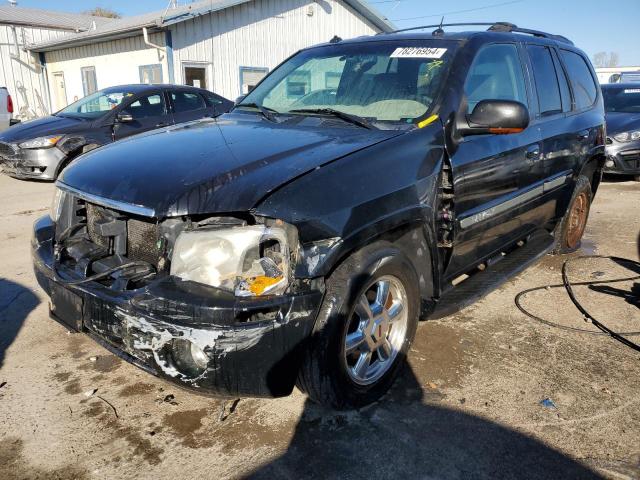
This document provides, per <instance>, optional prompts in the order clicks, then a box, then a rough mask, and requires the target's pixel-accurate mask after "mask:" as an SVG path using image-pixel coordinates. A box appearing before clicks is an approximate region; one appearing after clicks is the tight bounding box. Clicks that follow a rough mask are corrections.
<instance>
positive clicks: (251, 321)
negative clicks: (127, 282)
mask: <svg viewBox="0 0 640 480" xmlns="http://www.w3.org/2000/svg"><path fill="white" fill-rule="evenodd" d="M53 228H54V227H53V223H52V222H51V219H50V218H49V217H48V216H46V217H42V218H41V219H39V220H38V221H37V222H36V224H35V225H34V236H33V240H32V256H33V263H34V271H35V274H36V278H37V280H38V283H39V284H40V286H41V287H42V288H43V289H44V290H45V291H46V292H47V293H48V294H49V295H52V293H53V294H54V296H55V297H58V298H59V297H60V295H61V294H62V296H66V297H69V296H70V297H72V298H73V299H75V300H74V302H75V305H77V309H76V310H73V309H72V312H71V313H72V314H75V318H74V322H75V325H71V326H70V325H69V322H66V323H65V325H66V326H67V327H70V328H73V327H74V326H75V327H76V329H77V330H79V331H82V332H84V333H86V334H88V335H90V336H91V337H93V338H94V339H95V340H97V341H98V342H99V343H101V344H102V345H103V346H105V347H107V348H108V349H110V350H111V351H113V352H114V353H116V354H118V355H119V356H120V357H122V358H123V359H125V360H127V361H129V362H131V363H133V364H135V365H137V366H139V367H141V368H143V369H144V370H146V371H148V372H150V373H152V374H154V375H157V376H160V377H163V378H165V379H167V380H169V381H171V382H174V383H177V384H179V385H181V386H184V387H189V388H192V389H195V390H198V391H200V392H202V393H205V394H214V395H222V396H234V395H235V396H283V395H288V394H289V393H291V390H292V389H293V386H294V385H295V378H296V375H297V371H298V367H299V352H300V349H301V348H304V343H305V340H306V339H307V338H308V337H309V335H310V334H311V331H312V330H313V325H314V322H315V318H316V315H317V312H318V309H319V307H320V303H321V301H322V297H323V292H322V291H321V289H314V290H311V289H310V290H308V291H305V292H301V293H296V294H290V295H283V296H273V297H264V298H252V299H240V298H236V297H235V296H234V295H233V294H230V293H228V292H225V291H222V290H219V289H215V288H210V287H206V286H202V285H198V284H194V283H191V282H182V281H179V280H177V279H175V278H173V277H165V278H164V279H161V280H158V281H156V282H153V283H152V284H150V285H149V286H147V287H145V288H141V289H139V290H135V291H125V292H123V291H114V290H112V289H111V288H109V287H107V286H104V285H102V284H99V283H95V282H90V283H86V284H81V285H75V286H71V285H66V284H64V283H63V282H60V281H59V280H58V279H57V278H58V277H57V276H55V275H54V274H53V270H52V265H53V247H52V237H53ZM59 273H60V275H65V276H66V275H67V274H69V275H73V272H70V271H68V272H67V271H64V270H62V271H59ZM67 310H68V309H67ZM54 312H55V310H54ZM66 315H69V312H67V313H66ZM52 317H53V318H54V319H55V313H52ZM58 320H59V321H60V319H58ZM177 339H179V340H180V341H184V340H187V341H189V342H192V343H193V344H195V345H197V346H198V347H199V348H200V349H201V350H202V351H204V352H205V353H206V355H207V357H208V365H207V367H206V369H205V370H204V371H203V372H202V373H200V374H197V375H190V374H187V373H185V372H184V371H183V370H181V369H180V367H178V366H177V362H176V361H174V359H173V357H172V355H173V351H172V348H173V345H175V341H176V340H177Z"/></svg>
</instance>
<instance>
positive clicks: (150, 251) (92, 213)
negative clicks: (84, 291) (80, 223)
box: [86, 203, 160, 267]
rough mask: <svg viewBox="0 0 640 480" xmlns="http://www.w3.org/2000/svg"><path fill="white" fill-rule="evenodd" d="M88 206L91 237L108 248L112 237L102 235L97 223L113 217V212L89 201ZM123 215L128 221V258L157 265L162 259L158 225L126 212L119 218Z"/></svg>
mask: <svg viewBox="0 0 640 480" xmlns="http://www.w3.org/2000/svg"><path fill="white" fill-rule="evenodd" d="M86 208H87V233H88V235H89V239H90V240H91V241H92V242H93V243H95V244H96V245H99V246H101V247H103V248H105V249H107V250H108V249H109V247H110V238H109V237H103V236H101V235H100V234H99V233H98V230H97V227H96V224H97V223H98V222H100V221H102V220H105V219H109V218H113V214H112V213H111V212H110V211H108V210H107V209H105V208H104V207H101V206H99V205H94V204H91V203H87V205H86ZM123 217H124V219H125V220H126V222H127V258H129V259H130V260H140V261H143V262H148V263H150V264H152V265H154V266H156V267H157V266H158V262H159V260H160V250H159V249H158V240H159V239H160V232H159V230H158V225H157V224H156V223H154V222H153V221H150V220H141V219H138V218H130V217H127V216H126V215H125V214H119V215H118V218H123Z"/></svg>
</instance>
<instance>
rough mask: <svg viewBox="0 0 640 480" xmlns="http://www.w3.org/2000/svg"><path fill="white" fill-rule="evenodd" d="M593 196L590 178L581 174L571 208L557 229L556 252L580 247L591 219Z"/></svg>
mask: <svg viewBox="0 0 640 480" xmlns="http://www.w3.org/2000/svg"><path fill="white" fill-rule="evenodd" d="M592 196H593V194H592V191H591V183H590V182H589V179H588V178H587V177H585V176H582V175H581V176H580V177H578V181H577V182H576V187H575V189H574V191H573V196H572V197H571V201H570V202H569V208H568V209H567V211H566V213H565V214H564V217H562V220H561V221H560V223H559V224H558V226H557V227H556V229H555V232H554V236H555V238H556V245H555V247H554V249H553V253H554V254H563V253H571V252H575V251H576V250H578V249H579V248H580V242H581V240H582V236H583V235H584V230H585V227H586V226H587V220H588V219H589V210H590V208H591V198H592Z"/></svg>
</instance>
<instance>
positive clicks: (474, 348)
mask: <svg viewBox="0 0 640 480" xmlns="http://www.w3.org/2000/svg"><path fill="white" fill-rule="evenodd" d="M52 190H53V186H52V185H51V184H43V183H33V182H20V181H17V180H13V179H10V178H7V177H5V176H0V252H1V253H0V425H1V427H0V471H1V472H2V474H0V475H1V476H2V478H7V479H9V478H20V479H21V478H25V479H35V478H42V479H67V478H77V479H91V478H96V479H98V478H99V479H110V478H114V479H118V478H134V477H135V478H140V479H146V478H153V479H162V478H171V479H174V478H187V477H188V478H220V479H222V478H238V477H247V476H252V477H256V478H300V477H310V478H321V479H325V478H365V477H366V478H390V477H394V478H400V477H405V478H422V479H436V478H437V479H463V478H486V479H495V478H601V477H605V478H640V395H639V394H638V392H639V391H640V362H639V360H640V355H639V354H638V353H637V352H634V351H632V350H631V349H629V348H625V347H623V346H622V345H621V344H619V343H617V342H615V341H613V340H611V339H609V338H607V337H603V336H600V335H593V334H592V333H589V332H593V327H591V326H590V325H588V324H586V323H585V322H583V321H582V320H581V316H580V314H579V312H578V311H577V310H576V309H575V308H574V307H573V306H572V305H571V304H570V302H569V301H568V299H567V296H566V294H565V293H564V292H563V291H562V289H543V290H540V291H537V292H533V293H531V294H529V295H527V296H525V297H524V298H523V305H524V306H525V307H526V308H527V309H528V310H530V311H531V312H532V313H534V314H536V315H538V316H540V317H543V318H544V319H545V320H548V321H549V322H551V323H554V324H556V325H560V326H563V327H570V328H573V329H578V330H571V329H567V328H565V329H561V328H557V327H553V326H548V325H544V324H542V323H540V322H537V321H535V320H532V319H530V318H528V317H526V316H525V315H523V314H522V313H521V312H520V311H519V310H518V309H517V308H516V306H515V304H514V298H515V296H516V295H517V294H518V292H520V291H522V290H525V289H528V288H532V287H536V286H540V285H546V284H553V283H558V282H559V281H560V268H561V266H562V262H563V260H564V259H563V258H562V257H545V258H544V259H542V260H541V261H540V262H538V263H537V264H536V265H535V266H533V267H530V268H529V269H527V270H526V271H524V272H523V273H522V274H520V275H519V276H518V277H516V278H515V279H513V280H511V281H509V282H508V283H506V284H505V285H504V286H503V287H502V288H500V289H499V290H497V291H495V292H493V293H492V294H490V295H489V296H487V297H486V298H485V299H483V300H482V301H480V302H478V303H476V304H475V305H473V306H471V307H469V308H467V309H465V310H463V311H462V312H460V313H458V314H456V315H454V316H451V317H448V318H445V319H443V320H434V321H428V322H423V323H421V325H420V327H419V329H418V334H417V337H416V341H415V344H414V346H413V348H412V352H411V356H410V362H409V366H408V367H407V368H406V369H405V372H404V374H403V376H402V378H401V379H400V380H399V381H398V382H397V383H396V385H395V386H394V388H393V389H392V391H391V392H390V393H389V394H388V395H387V396H386V397H385V398H384V399H383V400H382V401H381V402H379V403H377V404H374V405H372V406H369V407H367V408H365V409H363V410H361V411H355V412H347V413H345V412H341V413H336V412H330V411H326V410H323V409H322V408H320V407H318V406H316V405H314V404H312V403H310V402H309V401H307V399H306V398H305V396H304V395H302V394H301V393H300V392H297V391H296V392H294V394H293V395H291V396H290V397H287V398H283V399H274V400H258V399H240V400H239V402H233V403H232V402H230V401H227V402H225V401H223V400H217V399H210V398H204V397H200V396H196V395H194V394H192V393H189V392H187V391H183V390H179V389H176V388H175V387H174V386H172V385H169V384H167V383H165V382H163V381H161V380H158V379H156V378H154V377H152V376H150V375H148V374H146V373H144V372H142V371H140V370H138V369H137V368H136V367H133V366H131V365H129V364H127V363H125V362H123V361H121V360H120V359H118V358H117V357H115V356H113V355H111V354H110V353H109V352H107V351H106V350H104V349H102V348H101V347H99V346H98V345H97V344H95V343H94V342H92V341H91V340H90V339H88V338H86V337H84V336H82V335H73V334H69V333H68V332H67V331H66V330H65V329H64V328H63V327H61V326H60V325H58V324H57V323H55V322H53V321H52V320H50V319H49V318H48V299H47V297H46V295H44V294H43V292H41V291H40V290H39V288H38V287H37V284H36V282H35V279H34V277H33V273H32V271H31V261H30V253H29V238H30V232H31V225H32V223H33V221H34V220H35V219H36V218H37V217H38V216H40V215H43V214H45V213H46V211H47V209H48V206H49V203H50V197H51V194H52ZM638 205H640V184H637V183H633V182H625V181H621V180H614V181H610V182H608V183H605V184H604V185H603V186H602V187H601V189H600V192H599V194H598V196H597V198H596V200H595V203H594V205H593V208H592V214H591V218H590V221H589V225H588V229H587V233H586V240H585V242H584V248H583V250H584V251H583V253H585V252H586V253H598V254H601V255H618V256H622V257H627V258H637V256H638V253H637V251H638V249H637V241H638V232H639V231H640V215H639V214H638ZM574 256H575V255H574ZM571 274H572V275H573V277H575V279H577V280H593V279H602V278H607V277H608V278H611V276H615V275H623V276H624V275H625V274H629V272H628V269H627V270H625V269H624V268H623V267H622V266H620V265H617V264H614V263H613V262H611V261H608V260H589V261H588V262H586V263H584V264H575V265H574V269H573V270H572V273H571ZM632 283H633V282H626V283H625V282H622V283H621V284H617V285H614V286H615V288H616V289H617V290H615V291H612V290H609V291H606V290H602V289H601V290H593V289H588V288H587V287H580V288H579V289H578V291H577V295H578V296H579V298H581V299H583V300H584V301H585V303H588V305H589V309H590V310H592V313H593V314H594V315H596V316H597V317H598V318H602V319H603V320H606V321H608V322H610V324H611V325H612V326H615V328H619V329H620V330H625V329H626V330H640V310H638V307H637V306H636V305H633V301H634V300H633V298H631V297H629V296H626V297H625V295H624V292H625V291H629V290H630V289H631V288H632ZM582 330H587V332H585V331H582ZM635 339H636V340H640V337H635ZM256 361H259V359H256ZM545 399H550V401H551V402H552V404H549V405H550V406H548V407H546V406H543V405H542V404H541V401H543V400H545Z"/></svg>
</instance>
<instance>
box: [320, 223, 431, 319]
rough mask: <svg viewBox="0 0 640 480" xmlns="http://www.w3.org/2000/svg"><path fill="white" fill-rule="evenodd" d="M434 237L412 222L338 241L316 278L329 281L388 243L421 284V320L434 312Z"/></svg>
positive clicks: (422, 225) (428, 231)
mask: <svg viewBox="0 0 640 480" xmlns="http://www.w3.org/2000/svg"><path fill="white" fill-rule="evenodd" d="M434 239H435V237H434V234H433V232H432V231H431V229H429V228H428V227H427V225H426V224H425V222H424V221H420V220H413V221H407V222H404V223H402V224H399V225H395V226H393V227H390V228H387V229H381V230H377V232H376V233H375V234H372V235H368V236H361V237H356V238H351V239H347V240H346V241H339V242H337V244H336V245H335V247H334V248H333V249H332V250H331V251H330V252H327V254H326V255H325V257H324V259H323V263H322V264H321V265H318V267H319V269H318V270H317V271H316V273H317V274H319V275H321V276H325V277H329V276H331V275H332V274H333V272H334V271H335V270H336V269H337V268H338V267H339V266H340V265H342V264H343V263H344V262H345V260H346V259H348V258H349V257H351V256H352V255H354V254H355V253H356V252H358V251H359V250H361V249H363V248H365V247H367V246H368V245H371V244H373V243H376V242H386V243H389V244H390V245H392V246H394V247H396V248H398V249H399V250H400V251H401V252H402V253H403V254H404V255H406V256H407V258H408V259H409V261H410V262H411V264H412V265H413V267H414V269H415V271H416V274H417V276H418V280H419V291H420V299H421V316H426V315H427V314H428V313H430V312H431V310H432V309H433V307H434V305H435V303H434V297H435V292H437V288H438V285H439V282H438V278H439V277H438V263H437V250H436V242H435V240H434Z"/></svg>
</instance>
